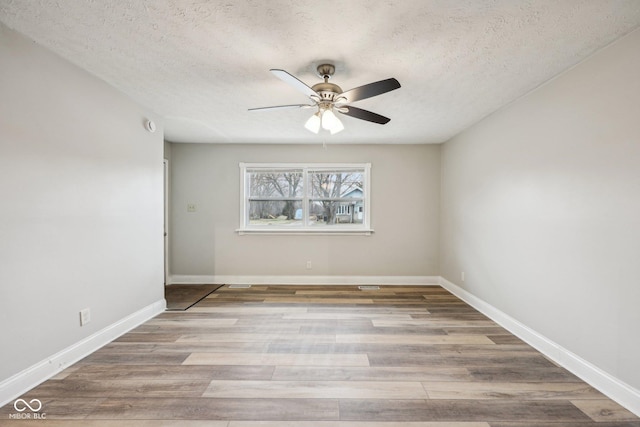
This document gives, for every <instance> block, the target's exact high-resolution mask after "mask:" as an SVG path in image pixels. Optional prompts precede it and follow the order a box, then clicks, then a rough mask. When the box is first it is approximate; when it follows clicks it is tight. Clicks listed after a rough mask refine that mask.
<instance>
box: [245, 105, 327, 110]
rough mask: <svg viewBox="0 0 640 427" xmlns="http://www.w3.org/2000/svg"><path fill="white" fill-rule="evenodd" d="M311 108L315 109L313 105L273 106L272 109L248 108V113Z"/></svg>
mask: <svg viewBox="0 0 640 427" xmlns="http://www.w3.org/2000/svg"><path fill="white" fill-rule="evenodd" d="M311 107H315V105H313V104H291V105H274V106H273V107H258V108H249V111H262V110H288V109H294V108H311Z"/></svg>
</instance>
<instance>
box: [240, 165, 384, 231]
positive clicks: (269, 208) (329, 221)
mask: <svg viewBox="0 0 640 427" xmlns="http://www.w3.org/2000/svg"><path fill="white" fill-rule="evenodd" d="M240 168H241V192H242V194H241V204H242V206H241V218H240V228H239V230H238V231H240V232H252V231H256V232H292V231H294V232H302V233H305V232H325V231H326V232H328V233H331V232H363V231H364V232H366V233H367V234H369V233H370V232H371V231H372V230H370V228H369V227H370V225H369V213H370V212H369V190H370V189H369V186H370V185H369V181H370V169H371V166H370V164H368V163H362V164H302V165H299V164H295V165H292V164H255V163H254V164H249V163H241V164H240Z"/></svg>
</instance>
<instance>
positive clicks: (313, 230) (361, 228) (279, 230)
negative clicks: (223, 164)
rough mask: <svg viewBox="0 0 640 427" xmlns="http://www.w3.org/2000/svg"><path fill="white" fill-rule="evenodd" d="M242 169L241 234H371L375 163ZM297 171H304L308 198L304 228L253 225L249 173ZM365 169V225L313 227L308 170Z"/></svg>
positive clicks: (257, 165) (261, 165)
mask: <svg viewBox="0 0 640 427" xmlns="http://www.w3.org/2000/svg"><path fill="white" fill-rule="evenodd" d="M239 167H240V227H239V228H238V229H237V230H236V231H237V232H238V234H240V235H244V234H326V235H346V234H348V235H354V234H355V235H367V236H368V235H371V234H372V233H373V229H372V228H371V163H244V162H241V163H240V164H239ZM255 169H265V170H278V169H281V170H294V169H302V171H303V179H304V187H303V188H304V195H303V203H302V206H303V207H302V218H303V222H302V225H301V226H298V225H296V226H289V227H285V226H277V225H251V224H249V182H248V180H247V170H255ZM353 169H362V170H363V172H364V177H363V182H364V188H363V189H362V190H363V195H362V197H363V199H364V200H363V205H364V217H363V219H362V223H361V224H332V225H310V224H309V212H308V209H309V199H312V197H310V195H309V192H308V191H309V190H308V189H309V188H310V186H309V185H308V184H309V181H308V171H309V170H312V171H322V170H326V171H340V170H353Z"/></svg>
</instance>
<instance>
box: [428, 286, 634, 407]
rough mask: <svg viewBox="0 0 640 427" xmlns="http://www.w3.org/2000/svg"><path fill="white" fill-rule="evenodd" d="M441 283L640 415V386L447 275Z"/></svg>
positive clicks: (559, 363) (556, 361)
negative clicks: (532, 327)
mask: <svg viewBox="0 0 640 427" xmlns="http://www.w3.org/2000/svg"><path fill="white" fill-rule="evenodd" d="M440 285H441V286H442V287H443V288H445V289H446V290H448V291H449V292H451V293H452V294H454V295H455V296H457V297H458V298H460V299H461V300H463V301H464V302H466V303H467V304H469V305H470V306H472V307H473V308H475V309H476V310H478V311H480V312H481V313H483V314H484V315H486V316H487V317H489V318H490V319H491V320H493V321H494V322H496V323H497V324H499V325H500V326H502V327H503V328H505V329H507V330H508V331H509V332H511V333H512V334H514V335H515V336H517V337H518V338H520V339H521V340H523V341H524V342H526V343H527V344H529V345H531V346H532V347H534V348H535V349H536V350H538V351H539V352H541V353H542V354H544V355H545V356H547V357H548V358H550V359H551V360H553V361H554V362H555V363H557V364H558V365H560V366H562V367H563V368H565V369H567V370H568V371H569V372H571V373H573V374H574V375H576V376H577V377H578V378H580V379H582V380H583V381H585V382H586V383H587V384H590V385H591V386H592V387H594V388H596V389H598V390H599V391H600V392H602V393H603V394H605V395H607V396H608V397H609V398H611V399H612V400H614V401H616V402H618V403H619V404H620V405H622V406H624V407H625V408H627V409H628V410H629V411H631V412H633V413H634V414H636V415H638V416H640V390H637V389H635V388H633V387H631V386H630V385H628V384H626V383H624V382H622V381H620V380H619V379H617V378H615V377H614V376H612V375H610V374H608V373H606V372H605V371H603V370H602V369H600V368H598V367H597V366H594V365H592V364H591V363H589V362H587V361H586V360H584V359H582V358H581V357H579V356H578V355H576V354H574V353H572V352H570V351H569V350H567V349H566V348H564V347H561V346H560V345H558V344H556V343H555V342H553V341H551V340H550V339H548V338H547V337H545V336H543V335H541V334H539V333H538V332H536V331H534V330H533V329H531V328H529V327H527V326H525V325H523V324H522V323H520V322H518V321H517V320H516V319H514V318H513V317H511V316H509V315H507V314H506V313H504V312H502V311H500V310H498V309H497V308H495V307H493V306H492V305H491V304H489V303H487V302H485V301H483V300H481V299H480V298H478V297H476V296H475V295H473V294H471V293H469V292H467V291H466V290H464V289H462V288H461V287H459V286H458V285H456V284H454V283H452V282H449V281H448V280H446V279H445V278H443V277H441V278H440Z"/></svg>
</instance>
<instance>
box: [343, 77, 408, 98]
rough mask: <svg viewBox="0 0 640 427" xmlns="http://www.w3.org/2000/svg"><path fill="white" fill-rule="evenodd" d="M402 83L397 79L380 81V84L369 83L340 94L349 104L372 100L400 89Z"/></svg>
mask: <svg viewBox="0 0 640 427" xmlns="http://www.w3.org/2000/svg"><path fill="white" fill-rule="evenodd" d="M399 87H400V82H398V81H397V80H396V79H394V78H391V79H386V80H380V81H379V82H374V83H369V84H367V85H364V86H359V87H356V88H353V89H349V90H348V91H346V92H342V93H341V94H340V98H342V97H344V98H346V99H347V102H354V101H359V100H361V99H366V98H371V97H372V96H376V95H381V94H383V93H386V92H390V91H392V90H395V89H398V88H399Z"/></svg>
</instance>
